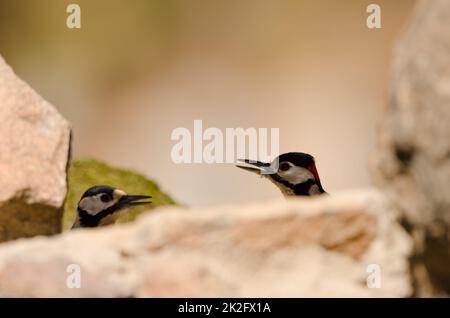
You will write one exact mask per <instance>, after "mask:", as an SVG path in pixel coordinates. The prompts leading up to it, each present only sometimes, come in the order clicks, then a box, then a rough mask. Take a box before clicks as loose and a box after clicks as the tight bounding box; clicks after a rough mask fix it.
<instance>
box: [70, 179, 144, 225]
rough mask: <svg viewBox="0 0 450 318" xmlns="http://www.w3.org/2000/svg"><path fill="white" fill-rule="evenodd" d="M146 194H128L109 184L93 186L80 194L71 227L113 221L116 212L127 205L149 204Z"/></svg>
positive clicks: (115, 217)
mask: <svg viewBox="0 0 450 318" xmlns="http://www.w3.org/2000/svg"><path fill="white" fill-rule="evenodd" d="M149 198H151V196H147V195H129V194H127V193H125V192H124V191H122V190H120V189H116V188H113V187H110V186H104V185H102V186H94V187H91V188H89V189H88V190H87V191H86V192H85V193H84V194H83V195H82V196H81V199H80V201H79V202H78V206H77V213H78V215H77V219H76V221H75V224H74V225H73V227H72V228H77V227H97V226H102V225H107V224H111V223H114V222H115V221H116V219H117V217H118V212H120V211H122V210H123V209H126V208H128V207H132V206H136V205H141V204H149V203H151V202H150V201H142V200H144V199H149Z"/></svg>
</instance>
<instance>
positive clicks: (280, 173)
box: [237, 152, 326, 196]
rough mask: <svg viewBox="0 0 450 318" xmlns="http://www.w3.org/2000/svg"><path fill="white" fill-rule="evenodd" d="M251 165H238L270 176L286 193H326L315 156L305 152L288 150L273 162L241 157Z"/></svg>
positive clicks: (242, 160) (307, 194) (263, 175)
mask: <svg viewBox="0 0 450 318" xmlns="http://www.w3.org/2000/svg"><path fill="white" fill-rule="evenodd" d="M239 161H241V162H245V163H247V164H248V165H250V166H239V165H238V166H237V167H239V168H242V169H244V170H247V171H250V172H254V173H256V174H258V175H260V176H262V177H267V178H269V179H270V180H271V181H272V182H273V183H274V184H275V185H276V186H278V187H279V188H280V190H281V192H282V193H283V194H284V195H286V196H289V195H306V196H309V195H317V194H322V193H326V192H325V190H324V189H323V188H322V184H321V183H320V178H319V174H318V172H317V169H316V164H315V161H314V157H313V156H311V155H309V154H307V153H303V152H288V153H285V154H282V155H280V156H278V157H277V158H275V160H273V161H272V162H271V163H265V162H260V161H254V160H249V159H239Z"/></svg>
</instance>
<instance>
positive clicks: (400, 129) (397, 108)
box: [374, 0, 450, 296]
mask: <svg viewBox="0 0 450 318" xmlns="http://www.w3.org/2000/svg"><path fill="white" fill-rule="evenodd" d="M449 56H450V2H449V1H447V0H435V1H421V2H420V3H419V4H418V6H417V8H416V12H415V14H414V15H413V17H412V18H411V19H410V23H409V25H408V26H407V28H406V30H405V33H404V34H403V36H402V37H401V39H400V41H399V43H398V45H397V47H396V50H395V54H394V62H393V71H392V82H391V89H390V103H389V106H388V108H387V110H386V114H385V116H384V120H383V123H382V127H381V129H380V138H379V139H380V142H379V149H378V151H377V153H376V158H375V161H376V162H375V169H374V175H375V177H376V179H377V181H378V183H379V184H380V185H381V186H383V187H385V188H387V189H389V190H390V193H391V195H392V197H393V198H394V200H395V201H396V203H397V205H398V207H399V209H400V210H401V212H402V223H403V224H404V225H405V227H406V228H407V229H408V231H409V232H410V234H411V235H412V236H413V237H414V241H415V255H414V257H413V259H412V270H413V273H414V278H415V282H414V285H415V286H416V289H417V290H416V293H415V294H416V295H417V296H432V295H443V294H447V295H448V294H450V234H449V233H450V190H449V189H450V60H449Z"/></svg>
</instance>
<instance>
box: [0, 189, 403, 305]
mask: <svg viewBox="0 0 450 318" xmlns="http://www.w3.org/2000/svg"><path fill="white" fill-rule="evenodd" d="M395 215H396V213H395V210H392V206H391V205H390V203H389V202H388V201H387V200H386V199H385V198H384V197H383V196H382V195H381V194H380V193H379V192H377V191H358V192H350V193H347V194H337V195H333V196H329V197H323V198H315V199H299V200H296V199H293V200H289V201H284V200H283V201H276V202H267V203H260V204H255V205H248V206H226V207H211V208H205V209H187V208H181V207H177V208H175V207H167V208H159V209H158V210H157V211H154V212H152V213H149V214H144V215H142V216H141V217H140V218H139V219H138V220H137V221H136V222H134V223H128V224H126V225H115V226H109V227H105V228H102V229H81V230H76V231H70V232H67V233H65V234H63V235H59V236H54V237H49V238H32V239H27V240H20V241H16V242H10V243H5V244H3V245H2V246H0V295H2V296H20V297H48V296H54V297H129V296H134V297H168V296H171V297H311V296H317V297H363V296H366V297H404V296H409V295H410V294H411V293H412V288H411V283H410V276H409V263H408V259H409V256H410V252H411V249H412V242H411V239H410V237H409V236H408V235H407V234H406V232H405V231H404V230H403V229H402V227H401V226H399V225H398V224H397V222H396V219H395ZM71 264H75V265H76V266H79V268H80V276H79V277H80V280H79V281H80V287H81V288H68V285H67V280H68V279H70V277H71V275H73V273H67V269H68V268H69V267H68V266H69V265H71ZM371 264H375V265H376V266H378V267H379V269H380V275H381V276H380V277H381V286H380V288H369V287H368V285H367V280H368V279H369V280H370V279H371V278H370V277H373V275H374V273H370V272H369V273H368V272H367V270H368V269H370V267H369V265H371ZM18 278H19V279H18ZM69 286H70V285H69ZM370 286H371V285H370ZM371 287H373V286H371Z"/></svg>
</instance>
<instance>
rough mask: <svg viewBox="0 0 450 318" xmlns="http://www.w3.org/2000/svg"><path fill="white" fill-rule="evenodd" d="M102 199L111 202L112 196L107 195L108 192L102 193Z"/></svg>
mask: <svg viewBox="0 0 450 318" xmlns="http://www.w3.org/2000/svg"><path fill="white" fill-rule="evenodd" d="M100 200H102V202H105V203H106V202H109V201H110V200H111V198H110V197H109V195H107V194H102V195H101V196H100Z"/></svg>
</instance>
